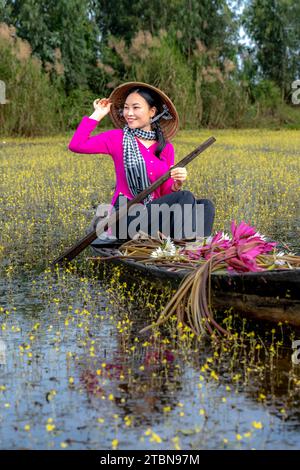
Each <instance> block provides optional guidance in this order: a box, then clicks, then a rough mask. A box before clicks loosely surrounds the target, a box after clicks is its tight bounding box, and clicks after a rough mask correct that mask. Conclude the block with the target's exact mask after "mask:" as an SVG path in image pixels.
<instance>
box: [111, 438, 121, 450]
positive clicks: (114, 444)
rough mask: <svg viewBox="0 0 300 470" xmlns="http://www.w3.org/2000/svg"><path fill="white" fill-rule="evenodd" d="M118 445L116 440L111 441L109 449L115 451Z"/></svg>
mask: <svg viewBox="0 0 300 470" xmlns="http://www.w3.org/2000/svg"><path fill="white" fill-rule="evenodd" d="M118 444H119V441H118V439H113V440H112V441H111V447H112V449H113V450H116V449H117V447H118Z"/></svg>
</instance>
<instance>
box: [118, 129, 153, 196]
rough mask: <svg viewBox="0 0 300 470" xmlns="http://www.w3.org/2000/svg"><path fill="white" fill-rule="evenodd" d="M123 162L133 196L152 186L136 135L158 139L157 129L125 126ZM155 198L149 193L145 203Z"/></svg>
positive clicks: (142, 137) (147, 138)
mask: <svg viewBox="0 0 300 470" xmlns="http://www.w3.org/2000/svg"><path fill="white" fill-rule="evenodd" d="M123 131H124V135H123V162H124V168H125V174H126V178H127V183H128V187H129V189H130V192H131V193H132V195H133V197H136V196H137V195H138V194H139V193H141V192H142V191H144V189H146V188H147V187H148V186H150V184H151V183H150V181H149V178H148V175H147V170H146V164H145V160H144V158H143V156H142V154H141V152H140V149H139V147H138V143H137V141H136V139H135V138H134V137H135V136H137V137H140V138H141V139H145V140H156V132H155V131H143V130H142V129H130V128H129V127H128V125H127V124H126V126H124V128H123ZM152 199H153V196H152V194H149V196H147V197H146V198H145V199H144V200H143V203H144V205H147V204H149V202H151V201H152Z"/></svg>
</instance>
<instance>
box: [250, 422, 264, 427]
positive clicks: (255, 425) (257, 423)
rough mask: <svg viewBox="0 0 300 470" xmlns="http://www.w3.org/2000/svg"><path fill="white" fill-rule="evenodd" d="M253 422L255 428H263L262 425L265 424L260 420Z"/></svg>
mask: <svg viewBox="0 0 300 470" xmlns="http://www.w3.org/2000/svg"><path fill="white" fill-rule="evenodd" d="M251 424H252V426H253V427H254V428H255V429H262V427H263V425H262V423H261V422H260V421H252V423H251Z"/></svg>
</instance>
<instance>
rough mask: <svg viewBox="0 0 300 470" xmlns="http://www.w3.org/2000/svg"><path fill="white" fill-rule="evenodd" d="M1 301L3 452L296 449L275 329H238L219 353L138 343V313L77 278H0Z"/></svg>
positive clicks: (164, 341) (182, 343) (294, 415)
mask: <svg viewBox="0 0 300 470" xmlns="http://www.w3.org/2000/svg"><path fill="white" fill-rule="evenodd" d="M14 293H15V296H14ZM66 293H68V295H66ZM1 305H2V306H3V308H2V312H1V316H2V337H1V341H2V343H1V344H2V345H3V344H4V345H5V346H6V362H5V364H2V365H1V366H0V409H1V423H2V424H1V427H0V442H1V448H7V449H13V448H14V449H15V448H25V449H31V448H34V449H42V448H70V449H110V448H114V447H117V448H120V449H122V448H123V449H145V448H147V449H170V448H173V449H179V448H181V449H208V448H237V449H238V448H242V449H245V448H249V449H250V448H256V449H263V448H295V446H297V447H299V444H300V438H299V432H298V431H299V426H300V406H299V405H300V403H299V400H300V396H299V391H300V368H299V366H296V365H293V364H292V361H291V354H292V349H291V347H290V345H291V342H290V338H289V333H286V332H285V330H283V329H282V327H281V328H280V327H277V328H276V333H275V330H271V328H270V326H269V325H267V326H265V325H264V326H259V325H255V324H254V323H253V324H252V325H251V324H248V326H247V327H245V325H244V324H242V323H240V324H239V325H238V326H237V327H238V328H239V331H240V332H243V330H244V333H242V335H241V336H240V338H241V339H240V340H239V343H237V344H236V345H233V346H229V348H228V349H227V350H226V348H227V346H226V344H225V343H224V344H222V343H220V344H219V345H217V344H212V343H211V342H210V341H207V340H204V339H203V340H202V341H201V342H200V343H197V342H189V341H188V340H187V339H185V338H184V337H181V338H177V339H176V340H174V339H172V336H174V335H173V333H172V332H171V333H170V332H169V334H166V335H163V334H156V335H154V336H144V337H140V336H139V335H138V331H139V329H140V327H141V326H142V325H144V324H145V322H147V321H148V318H147V317H145V312H144V311H135V312H134V318H135V321H132V318H130V317H128V316H127V315H126V314H125V313H124V314H122V313H121V312H119V313H117V312H116V311H115V310H114V308H113V306H112V305H111V306H110V307H109V308H108V307H107V305H109V299H108V297H107V294H106V293H105V291H104V290H103V289H102V288H101V286H100V284H99V282H97V281H96V280H93V279H92V278H81V277H80V276H78V275H75V274H68V275H66V274H64V275H63V278H59V279H58V278H57V277H56V276H54V275H51V274H50V273H49V272H48V273H45V274H41V275H39V276H36V277H32V278H31V279H27V280H24V278H23V279H14V280H12V279H10V281H9V282H7V280H6V282H5V283H2V284H1ZM4 306H5V307H4ZM265 328H268V330H269V332H267V333H266V331H264V329H265ZM254 329H255V331H256V333H255V337H254V336H253V331H254ZM243 334H244V336H243ZM285 335H286V336H285ZM278 344H279V346H278ZM258 345H261V347H258ZM270 345H271V346H272V345H273V346H274V351H275V352H274V354H273V355H272V354H270V351H271V352H272V347H270Z"/></svg>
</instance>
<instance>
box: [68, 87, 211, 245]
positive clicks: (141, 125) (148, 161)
mask: <svg viewBox="0 0 300 470" xmlns="http://www.w3.org/2000/svg"><path fill="white" fill-rule="evenodd" d="M107 114H110V117H111V119H112V121H113V123H114V125H115V126H116V127H117V129H113V130H109V131H106V132H102V133H101V134H98V135H96V136H93V137H91V136H90V134H91V132H92V131H93V130H94V129H95V127H96V126H97V124H98V123H99V122H100V121H101V120H102V119H103V118H104V117H105V116H106V115H107ZM178 124H179V119H178V114H177V111H176V108H175V106H174V104H173V103H172V101H171V100H170V99H169V98H168V96H167V95H165V94H164V93H163V92H162V91H161V90H159V89H158V88H156V87H153V86H151V85H148V84H146V83H141V82H129V83H124V84H122V85H120V86H118V87H117V88H116V89H115V90H114V91H113V92H112V93H111V95H110V97H109V98H102V99H96V100H95V101H94V112H93V114H92V115H91V116H90V117H87V116H85V117H83V119H82V121H81V123H80V124H79V126H78V128H77V130H76V132H75V134H74V136H73V138H72V140H71V142H70V144H69V149H70V150H71V151H73V152H77V153H93V154H94V153H103V154H109V155H111V156H112V158H113V161H114V165H115V171H116V188H115V191H114V195H113V198H112V201H111V204H112V205H113V206H114V207H115V208H118V207H119V204H120V201H121V200H122V203H123V202H124V200H125V201H126V200H130V199H132V198H134V197H135V196H136V195H137V194H139V193H140V192H141V191H143V190H144V189H145V188H147V187H148V186H149V185H150V184H152V183H153V182H154V181H156V180H157V179H158V178H159V177H160V176H161V175H162V174H164V173H165V172H167V171H168V170H169V169H170V168H171V167H172V166H173V165H174V147H173V145H172V144H171V143H170V141H169V139H171V138H172V137H174V135H175V134H176V132H177V130H178ZM186 178H187V171H186V168H174V169H172V170H171V177H170V178H169V179H168V180H167V181H166V182H165V183H163V184H162V185H161V186H160V187H158V188H157V189H156V190H155V191H153V193H152V194H151V195H149V196H148V197H147V198H146V199H144V201H143V205H142V211H141V210H140V213H142V216H141V219H142V220H143V221H144V222H145V221H146V232H147V233H149V234H151V235H155V234H154V233H153V230H152V228H153V226H155V228H156V230H159V231H160V232H162V233H164V234H165V235H170V236H171V237H172V238H183V239H187V238H191V237H190V236H189V235H190V231H189V234H188V235H187V233H186V232H187V230H185V222H186V220H187V218H188V219H191V220H192V227H193V228H192V232H193V234H194V236H195V235H196V212H197V213H198V211H197V207H198V206H197V205H202V207H204V233H202V234H201V235H204V236H208V235H209V234H210V233H211V230H212V225H213V220H214V206H213V204H212V202H211V201H209V200H207V199H200V200H196V199H195V197H194V196H193V194H192V193H191V192H190V191H181V189H182V186H183V183H184V181H186ZM174 205H175V206H176V207H177V208H178V207H179V208H180V209H182V211H181V217H179V218H178V214H179V213H180V211H178V212H177V213H176V214H177V218H176V216H175V215H174V214H175V212H172V211H170V210H169V212H168V211H167V210H166V209H168V208H170V207H172V208H173V207H175V206H174ZM155 208H158V209H160V208H161V209H164V211H161V212H160V211H159V210H158V211H155V210H154V209H155ZM185 208H188V209H187V211H186V213H185V216H184V217H183V213H184V210H185ZM165 214H167V216H165ZM136 217H137V216H136V214H135V215H129V216H128V217H127V229H128V232H127V231H126V235H125V237H124V233H123V232H122V236H119V224H117V228H116V235H117V237H118V238H122V239H124V238H125V239H128V238H132V236H133V235H134V233H132V231H131V232H130V227H131V226H132V224H131V223H132V222H133V221H134V220H135V219H136ZM154 218H155V220H154ZM141 219H139V220H141ZM141 226H143V228H145V223H144V224H139V227H141ZM137 230H138V229H137ZM143 231H145V230H143ZM198 232H199V231H198ZM198 232H197V234H199V233H198ZM178 234H181V236H180V237H178Z"/></svg>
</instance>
